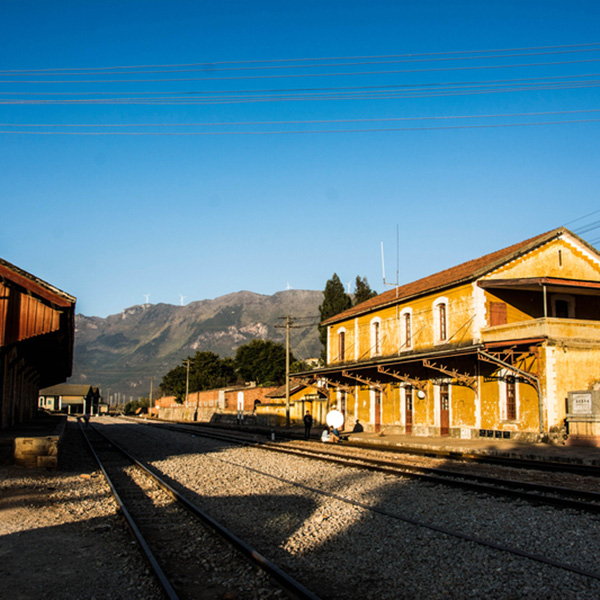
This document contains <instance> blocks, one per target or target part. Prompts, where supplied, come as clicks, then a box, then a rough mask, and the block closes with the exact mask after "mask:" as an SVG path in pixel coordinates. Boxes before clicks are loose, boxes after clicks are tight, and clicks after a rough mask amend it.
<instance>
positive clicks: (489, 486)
mask: <svg viewBox="0 0 600 600" xmlns="http://www.w3.org/2000/svg"><path fill="white" fill-rule="evenodd" d="M262 447H265V448H268V449H270V450H273V451H277V452H282V453H288V454H295V455H297V456H303V457H306V458H313V459H317V460H322V461H326V462H331V463H336V464H340V465H345V466H351V467H355V468H359V469H365V470H369V471H374V472H380V473H386V474H391V475H398V476H401V477H410V478H412V479H420V480H422V481H426V482H428V483H433V484H438V485H445V486H452V487H457V488H462V489H465V490H468V491H472V492H478V493H484V494H490V495H494V496H508V497H511V498H517V499H519V500H525V501H527V502H531V503H534V504H549V505H552V506H557V507H560V508H570V509H573V510H580V511H583V512H590V513H600V494H598V493H595V492H589V491H580V490H574V489H570V488H564V487H554V486H549V485H542V484H536V483H531V482H525V481H518V480H514V479H498V478H495V477H489V476H484V475H473V474H471V473H458V472H455V471H448V470H444V469H436V468H430V467H420V466H415V465H406V464H397V465H396V464H394V463H390V462H388V461H383V460H377V459H372V458H366V457H364V458H363V457H352V458H350V457H344V456H341V455H339V454H332V453H330V452H326V451H322V450H308V449H306V450H305V449H300V448H298V449H296V448H289V447H288V448H286V447H284V446H281V445H279V446H277V445H274V444H273V443H272V442H267V443H266V444H263V445H262ZM525 490H529V491H525ZM544 494H554V496H552V495H544ZM560 495H562V496H563V497H560ZM584 497H585V498H588V500H591V501H592V503H590V502H584V501H581V500H577V499H575V498H584ZM593 502H596V503H593Z"/></svg>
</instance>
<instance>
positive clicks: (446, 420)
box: [440, 383, 450, 436]
mask: <svg viewBox="0 0 600 600" xmlns="http://www.w3.org/2000/svg"><path fill="white" fill-rule="evenodd" d="M440 435H444V436H445V435H450V390H449V388H448V384H447V383H443V384H442V385H440Z"/></svg>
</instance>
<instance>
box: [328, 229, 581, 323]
mask: <svg viewBox="0 0 600 600" xmlns="http://www.w3.org/2000/svg"><path fill="white" fill-rule="evenodd" d="M565 232H568V233H569V234H571V232H570V231H568V230H567V229H565V228H564V227H559V228H558V229H553V230H552V231H548V232H547V233H542V234H541V235H536V236H535V237H532V238H529V239H528V240H524V241H523V242H519V243H518V244H513V245H512V246H508V248H504V249H502V250H497V251H496V252H492V253H491V254H486V255H485V256H481V257H480V258H475V259H473V260H469V261H467V262H465V263H462V264H460V265H457V266H456V267H451V268H450V269H446V270H444V271H440V272H439V273H435V274H434V275H429V276H428V277H424V278H423V279H417V281H413V282H411V283H407V284H405V285H401V286H399V287H398V288H394V289H392V290H388V291H387V292H383V294H379V295H378V296H375V297H374V298H371V299H370V300H366V301H365V302H361V303H360V304H357V305H356V306H353V307H352V308H349V309H348V310H345V311H344V312H341V313H339V314H337V315H335V316H333V317H330V318H329V319H327V320H325V321H323V325H330V324H332V323H336V322H338V321H342V320H345V319H348V318H350V317H355V316H357V315H360V314H364V313H368V312H370V311H372V310H375V309H378V308H381V307H383V306H386V305H393V304H396V303H397V302H399V301H405V300H407V299H408V298H414V297H415V296H420V295H422V294H426V293H430V292H432V291H434V290H436V289H442V288H446V287H450V286H454V285H457V284H460V283H464V282H467V281H470V280H473V279H476V278H477V277H481V276H482V275H483V274H485V273H487V272H489V271H491V270H493V269H495V268H497V267H498V266H500V265H502V264H504V263H506V262H509V261H510V260H514V259H515V258H517V257H518V256H520V255H522V254H525V253H526V252H529V251H530V250H532V249H533V248H535V247H537V246H540V245H541V244H544V243H546V242H548V241H549V240H551V239H553V238H555V237H558V236H559V235H560V234H562V233H565ZM571 235H573V234H571ZM575 237H576V236H575Z"/></svg>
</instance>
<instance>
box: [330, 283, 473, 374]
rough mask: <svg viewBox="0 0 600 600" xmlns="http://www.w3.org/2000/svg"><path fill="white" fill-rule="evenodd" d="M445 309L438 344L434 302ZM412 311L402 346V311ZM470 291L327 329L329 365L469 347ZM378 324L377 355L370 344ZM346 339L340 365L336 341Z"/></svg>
mask: <svg viewBox="0 0 600 600" xmlns="http://www.w3.org/2000/svg"><path fill="white" fill-rule="evenodd" d="M439 301H443V302H445V303H446V305H447V310H446V319H447V328H446V340H439V339H438V338H439V326H438V323H437V317H436V316H435V312H436V310H437V309H436V308H435V304H436V302H439ZM406 309H412V313H411V343H410V346H409V345H407V344H406V343H405V340H404V337H405V336H404V331H403V330H402V328H403V327H405V324H404V321H403V319H402V318H401V316H402V315H403V311H405V310H406ZM473 315H474V306H473V288H472V286H471V285H470V284H467V285H462V286H459V287H456V288H453V289H451V290H447V291H444V292H440V293H434V294H429V295H427V296H424V297H422V298H417V299H414V300H412V301H409V302H405V303H401V304H399V305H398V306H392V307H386V308H382V309H380V310H376V311H373V312H372V313H368V314H365V315H360V316H358V317H356V318H354V317H353V318H350V319H347V320H345V321H341V322H340V323H336V324H334V325H331V326H329V341H330V346H331V348H330V354H329V356H330V361H329V364H336V363H340V362H354V361H361V360H369V359H371V358H375V357H377V356H393V355H396V354H398V352H404V351H413V350H423V349H426V348H429V347H435V346H436V345H439V344H442V343H444V344H451V345H461V344H468V343H472V341H473V337H474V319H473V318H472V317H473ZM375 320H378V321H379V322H380V351H379V353H377V352H376V351H375V347H374V343H373V335H372V330H373V323H374V321H375ZM342 331H343V332H344V336H345V359H344V361H340V357H339V351H338V347H339V344H338V340H339V335H340V332H342Z"/></svg>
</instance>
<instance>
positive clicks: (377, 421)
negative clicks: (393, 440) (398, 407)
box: [373, 390, 381, 433]
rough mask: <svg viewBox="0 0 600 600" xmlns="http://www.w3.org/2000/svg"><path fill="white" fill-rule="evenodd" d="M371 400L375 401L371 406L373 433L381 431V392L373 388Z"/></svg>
mask: <svg viewBox="0 0 600 600" xmlns="http://www.w3.org/2000/svg"><path fill="white" fill-rule="evenodd" d="M373 400H374V403H375V406H374V407H373V410H374V414H373V424H374V425H375V433H379V432H380V431H381V392H380V391H379V390H375V392H374V397H373Z"/></svg>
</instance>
